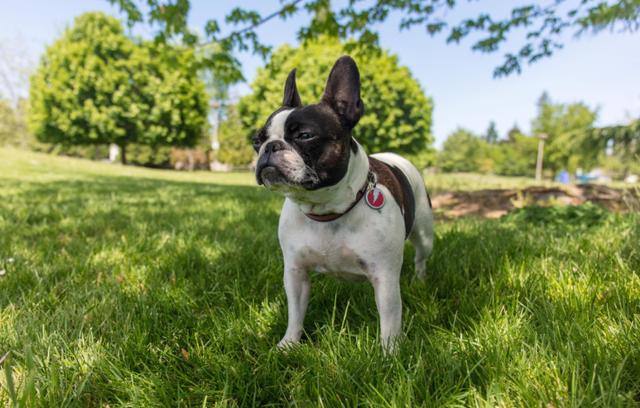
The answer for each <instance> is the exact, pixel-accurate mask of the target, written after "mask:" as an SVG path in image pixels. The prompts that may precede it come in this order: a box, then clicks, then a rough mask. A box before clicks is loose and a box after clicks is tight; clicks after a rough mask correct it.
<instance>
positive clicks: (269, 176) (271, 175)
mask: <svg viewBox="0 0 640 408" xmlns="http://www.w3.org/2000/svg"><path fill="white" fill-rule="evenodd" d="M256 181H257V182H258V184H259V185H264V186H265V187H274V186H286V187H302V188H304V189H305V190H313V189H314V187H315V185H316V184H317V180H316V179H315V178H314V177H311V176H306V177H304V178H303V179H302V180H299V181H297V180H296V181H294V180H291V179H290V178H289V177H288V176H287V175H286V173H285V172H284V171H283V170H282V169H280V168H279V167H278V166H276V165H274V164H272V163H263V164H259V165H258V166H257V167H256Z"/></svg>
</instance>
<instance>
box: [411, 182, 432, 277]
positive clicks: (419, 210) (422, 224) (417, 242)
mask: <svg viewBox="0 0 640 408" xmlns="http://www.w3.org/2000/svg"><path fill="white" fill-rule="evenodd" d="M409 240H410V241H411V243H412V244H413V248H414V250H415V253H416V255H415V266H416V267H415V270H416V278H418V279H419V280H421V281H424V279H425V278H426V276H427V265H426V261H427V258H428V257H429V255H430V254H431V250H432V249H433V214H432V212H431V206H430V205H429V199H428V198H427V193H426V191H424V195H423V194H418V197H416V218H415V221H414V224H413V229H412V230H411V234H409Z"/></svg>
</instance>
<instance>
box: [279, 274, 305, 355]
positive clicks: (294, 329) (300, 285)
mask: <svg viewBox="0 0 640 408" xmlns="http://www.w3.org/2000/svg"><path fill="white" fill-rule="evenodd" d="M284 290H285V292H286V293H287V313H288V323H287V331H286V333H285V334H284V337H283V338H282V340H280V342H279V343H278V347H279V348H284V347H287V346H290V345H293V344H296V343H298V342H300V337H301V336H302V329H303V326H302V325H303V322H304V315H305V313H306V311H307V305H308V304H309V292H310V290H311V282H310V280H309V273H308V272H307V271H305V270H302V269H300V268H290V267H285V271H284Z"/></svg>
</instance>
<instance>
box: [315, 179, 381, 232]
mask: <svg viewBox="0 0 640 408" xmlns="http://www.w3.org/2000/svg"><path fill="white" fill-rule="evenodd" d="M370 186H374V187H375V176H374V175H373V173H372V172H371V168H369V174H367V180H366V181H365V182H364V185H363V186H362V188H361V189H360V190H358V193H357V194H356V199H355V200H354V201H353V203H351V205H350V206H349V208H347V209H346V210H344V212H341V213H329V214H312V213H304V215H306V216H307V217H309V218H311V219H312V220H314V221H318V222H329V221H334V220H337V219H338V218H340V217H342V216H343V215H345V214H346V213H348V212H349V211H351V210H353V207H355V206H356V204H358V203H359V202H360V200H362V197H364V195H365V194H366V192H367V191H368V190H369V188H370Z"/></svg>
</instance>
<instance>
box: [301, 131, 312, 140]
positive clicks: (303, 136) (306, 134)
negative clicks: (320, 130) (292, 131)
mask: <svg viewBox="0 0 640 408" xmlns="http://www.w3.org/2000/svg"><path fill="white" fill-rule="evenodd" d="M312 138H313V135H312V134H311V133H310V132H300V133H298V139H300V140H309V139H312Z"/></svg>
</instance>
